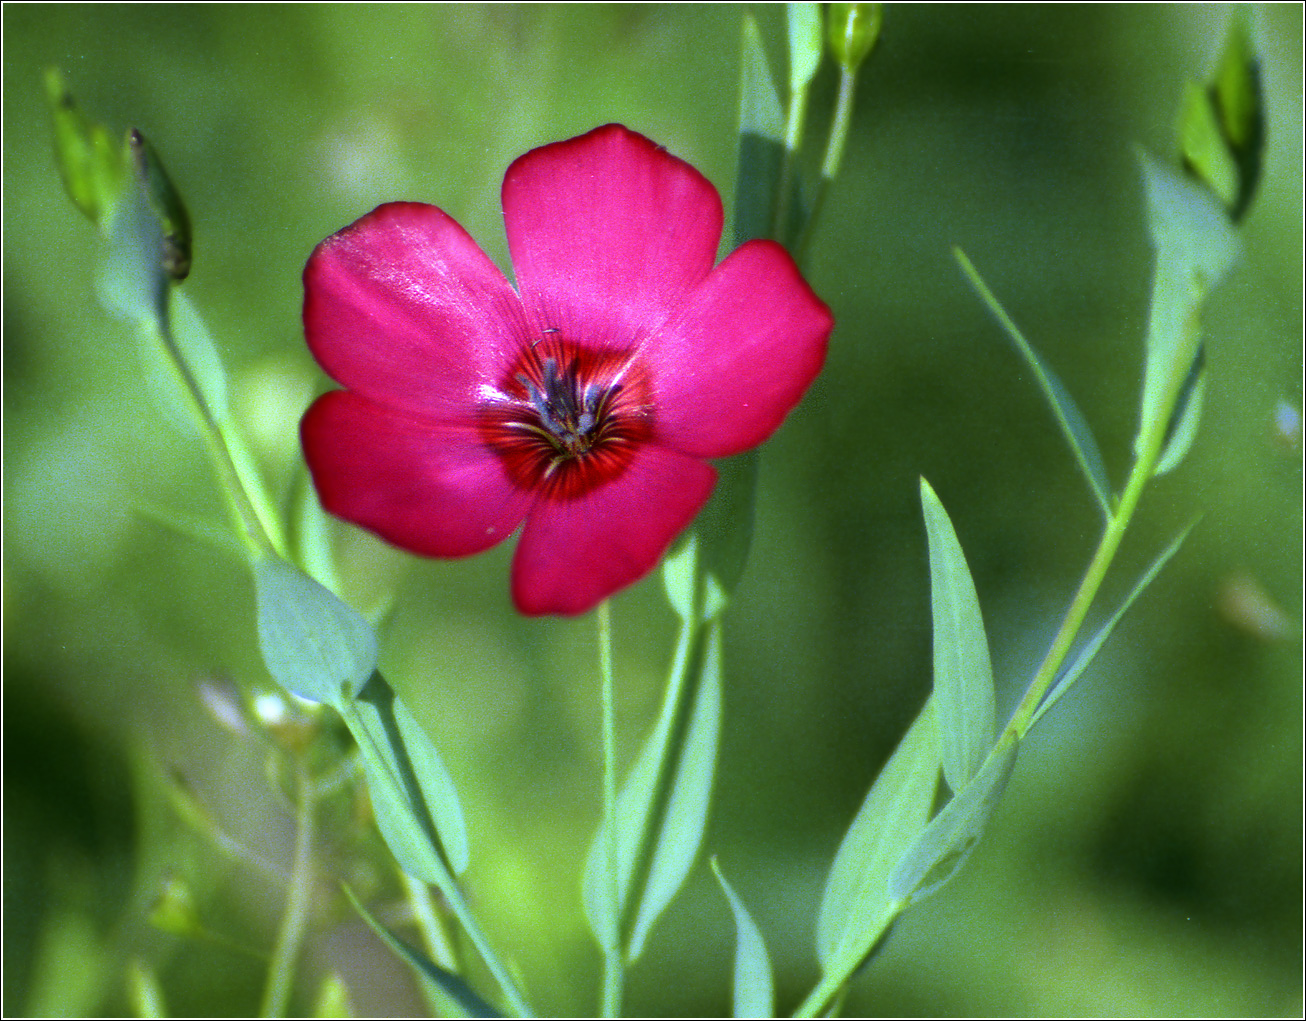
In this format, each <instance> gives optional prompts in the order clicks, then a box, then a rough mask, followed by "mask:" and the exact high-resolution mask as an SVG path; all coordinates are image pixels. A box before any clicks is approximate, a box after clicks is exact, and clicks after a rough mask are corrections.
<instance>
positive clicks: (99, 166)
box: [45, 67, 127, 229]
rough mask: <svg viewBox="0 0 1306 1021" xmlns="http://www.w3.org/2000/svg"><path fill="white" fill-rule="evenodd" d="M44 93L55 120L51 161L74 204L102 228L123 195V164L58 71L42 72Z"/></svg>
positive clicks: (117, 150)
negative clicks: (56, 166)
mask: <svg viewBox="0 0 1306 1021" xmlns="http://www.w3.org/2000/svg"><path fill="white" fill-rule="evenodd" d="M45 94H46V98H47V100H48V101H49V103H50V116H51V118H52V119H53V121H54V158H55V163H56V164H57V165H58V167H59V177H60V179H61V180H62V181H63V186H64V191H66V192H67V193H68V197H69V198H70V199H72V200H73V205H75V206H76V207H77V208H78V209H80V210H81V211H82V213H84V214H85V215H86V216H87V217H88V218H89V219H90V220H91V221H92V222H93V223H94V224H95V225H96V226H97V227H100V228H101V229H103V228H104V225H105V223H106V221H107V220H108V217H109V214H110V212H112V210H113V208H114V206H115V205H117V202H118V196H119V195H121V194H122V187H123V183H124V178H125V177H126V171H127V168H126V165H125V164H124V161H123V158H122V151H121V150H120V149H119V148H118V146H117V145H115V144H114V142H113V139H112V138H110V137H109V132H108V130H106V129H105V127H104V125H103V124H96V123H95V122H93V121H91V120H90V119H89V118H87V116H86V115H85V114H84V113H82V111H81V110H79V109H78V108H77V103H76V102H75V101H74V100H73V97H72V93H70V92H69V91H68V88H67V86H66V85H65V84H64V80H63V75H62V74H60V73H59V69H58V68H54V67H52V68H49V69H48V70H47V71H46V72H45Z"/></svg>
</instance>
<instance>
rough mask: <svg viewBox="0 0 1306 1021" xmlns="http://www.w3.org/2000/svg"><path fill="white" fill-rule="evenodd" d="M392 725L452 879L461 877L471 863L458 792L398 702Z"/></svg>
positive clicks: (418, 727)
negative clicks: (432, 824)
mask: <svg viewBox="0 0 1306 1021" xmlns="http://www.w3.org/2000/svg"><path fill="white" fill-rule="evenodd" d="M394 715H395V723H396V724H397V725H398V727H399V736H400V738H401V739H402V740H403V742H404V747H405V748H406V749H407V751H408V758H409V761H410V762H411V763H412V767H413V773H414V774H415V775H416V776H417V782H418V785H419V786H420V787H421V789H422V798H423V800H424V801H425V802H426V809H427V811H428V812H430V814H431V820H432V821H433V822H434V823H435V832H436V834H437V835H438V836H439V838H440V846H441V847H442V848H443V849H444V853H445V857H446V858H447V860H448V862H449V867H450V869H452V870H453V873H454V875H456V876H460V875H462V873H463V872H464V871H465V870H466V868H467V864H468V862H469V861H470V860H471V849H470V848H469V846H468V843H467V823H466V821H465V819H464V816H463V806H462V802H461V801H459V800H458V791H457V790H456V789H455V788H454V784H453V777H451V776H450V775H449V771H448V770H447V769H446V768H445V765H444V762H443V760H441V758H440V754H439V752H437V751H436V749H435V744H434V743H433V742H432V741H431V739H430V738H429V737H427V735H426V731H425V730H424V729H423V728H422V725H421V724H420V723H418V722H417V718H416V717H415V716H413V714H412V712H411V711H409V709H408V706H406V705H405V704H404V703H403V702H402V701H401V700H400V699H398V698H396V699H395V700H394Z"/></svg>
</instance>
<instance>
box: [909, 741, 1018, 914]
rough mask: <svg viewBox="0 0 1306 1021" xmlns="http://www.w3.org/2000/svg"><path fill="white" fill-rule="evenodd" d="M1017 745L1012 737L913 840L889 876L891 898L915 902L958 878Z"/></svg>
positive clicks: (997, 797) (998, 793) (999, 791)
mask: <svg viewBox="0 0 1306 1021" xmlns="http://www.w3.org/2000/svg"><path fill="white" fill-rule="evenodd" d="M1016 747H1017V741H1016V737H1015V735H1014V734H1008V735H1006V736H1004V737H1003V739H1002V741H1000V742H999V743H998V745H997V746H996V747H994V749H993V751H992V752H990V754H989V756H988V758H987V759H986V760H985V761H984V765H983V766H981V767H980V770H979V772H978V773H976V774H975V776H974V778H973V779H972V780H971V781H970V783H968V784H967V785H966V786H965V787H963V788H962V789H961V792H960V793H959V794H957V796H956V797H954V798H953V799H952V800H951V801H949V802H948V804H947V805H945V806H944V808H943V810H942V811H941V812H939V814H938V815H936V816H935V817H934V818H933V819H931V820H930V824H929V825H928V826H926V827H925V829H924V830H923V831H922V832H921V833H920V834H919V835H918V836H917V837H916V839H915V840H913V841H912V843H911V846H910V847H908V848H907V851H906V852H905V853H904V854H903V856H902V858H901V860H899V862H898V864H897V866H896V867H895V868H894V870H893V874H892V875H890V877H889V896H890V897H892V898H894V899H895V900H907V899H908V898H910V900H908V903H912V904H914V903H916V902H917V901H921V900H924V899H925V898H926V897H928V896H929V895H930V894H932V893H934V892H936V891H937V890H938V889H939V887H941V886H942V885H943V884H944V883H946V882H947V881H948V880H949V879H951V878H952V877H953V876H955V875H956V874H957V871H958V870H959V869H960V868H961V866H962V864H963V863H964V862H965V860H966V858H967V857H969V855H970V853H971V851H973V850H974V849H975V845H976V844H978V843H979V839H980V837H981V836H983V834H984V827H985V825H987V823H988V821H989V816H991V815H992V814H993V809H994V808H996V807H997V804H998V801H999V800H1000V799H1001V797H1002V792H1003V791H1005V790H1006V789H1007V781H1008V780H1009V779H1010V778H1011V770H1012V768H1013V767H1014V766H1015V764H1016Z"/></svg>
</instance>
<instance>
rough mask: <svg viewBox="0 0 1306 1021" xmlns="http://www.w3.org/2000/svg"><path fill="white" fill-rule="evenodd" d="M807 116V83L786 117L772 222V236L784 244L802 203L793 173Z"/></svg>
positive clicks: (794, 99)
mask: <svg viewBox="0 0 1306 1021" xmlns="http://www.w3.org/2000/svg"><path fill="white" fill-rule="evenodd" d="M806 119H807V86H806V85H804V86H803V87H802V88H801V89H797V90H796V91H794V93H793V94H792V95H791V96H790V97H789V112H788V115H787V116H786V118H785V155H784V162H783V163H781V164H780V184H779V186H778V187H777V188H776V195H775V216H774V218H773V219H772V221H771V237H773V238H774V239H775V240H776V241H779V242H780V243H781V244H785V234H786V232H787V231H788V230H789V223H790V220H791V218H792V215H791V214H792V213H793V211H794V210H793V207H794V206H795V205H798V204H800V203H801V202H802V198H801V196H799V195H796V194H794V174H795V173H796V172H797V164H798V151H799V150H800V149H801V148H802V145H803V127H804V121H805V120H806Z"/></svg>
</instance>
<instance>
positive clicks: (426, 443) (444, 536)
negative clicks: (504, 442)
mask: <svg viewBox="0 0 1306 1021" xmlns="http://www.w3.org/2000/svg"><path fill="white" fill-rule="evenodd" d="M300 435H301V439H302V440H303V444H304V457H305V459H306V460H307V461H308V467H309V471H310V472H311V473H312V476H313V484H314V485H315V486H316V487H317V492H318V497H319V498H320V499H321V501H322V506H323V507H325V508H326V509H327V510H328V511H330V512H331V513H332V514H334V515H336V516H337V517H341V518H344V519H345V520H347V521H352V522H353V523H354V524H356V525H361V526H362V527H363V528H366V529H368V530H369V531H372V532H375V533H376V534H377V535H379V536H381V538H383V539H385V540H386V541H387V542H390V543H393V544H394V545H396V546H400V547H403V548H404V549H407V550H411V551H412V552H414V553H420V554H422V555H423V556H430V557H461V556H466V555H467V554H470V553H480V552H481V551H482V550H487V549H489V548H490V547H491V546H494V545H497V544H498V543H500V542H502V541H503V540H504V539H506V538H508V536H509V535H511V534H512V532H513V530H514V529H515V528H516V527H517V526H518V524H520V523H521V520H522V518H523V517H525V516H526V511H527V510H528V509H529V507H530V502H531V500H532V496H531V495H530V494H529V493H524V492H522V491H521V490H519V489H517V488H516V487H515V486H513V484H512V482H511V481H510V480H509V479H508V477H507V476H506V475H505V474H504V471H503V467H502V464H501V463H500V461H499V459H498V457H496V456H495V455H494V454H493V453H492V452H491V451H489V450H488V449H486V447H485V445H484V444H483V443H482V442H481V439H480V436H479V434H478V432H477V429H476V426H475V424H473V423H470V422H469V423H468V424H466V425H449V424H444V423H440V422H436V421H434V420H432V419H426V418H422V417H420V416H416V415H412V414H409V413H406V412H403V411H397V410H394V409H392V408H389V407H386V406H384V405H380V404H375V403H373V402H372V401H370V400H368V399H367V398H365V397H360V396H358V395H357V394H355V393H352V392H350V391H348V390H336V391H333V392H331V393H328V394H323V395H322V396H321V397H319V398H318V399H317V400H316V401H315V402H314V403H313V406H312V407H310V408H309V409H308V412H307V414H305V415H304V421H303V422H302V423H301V425H300Z"/></svg>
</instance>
